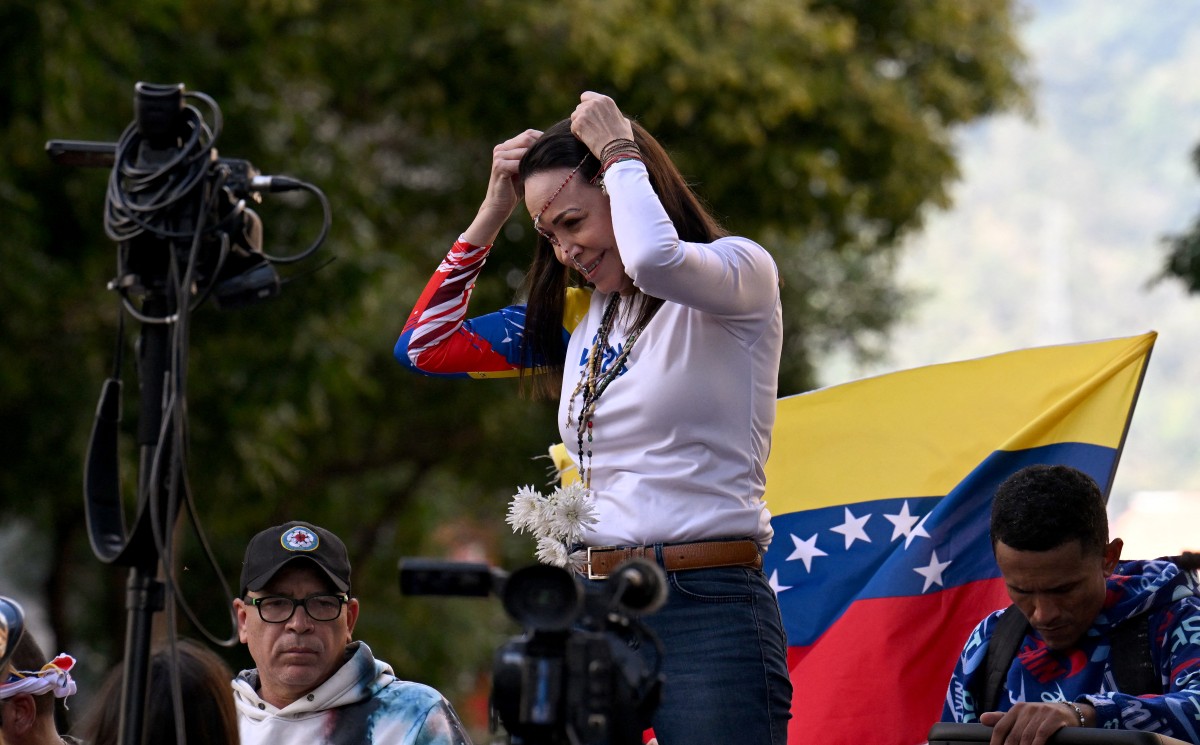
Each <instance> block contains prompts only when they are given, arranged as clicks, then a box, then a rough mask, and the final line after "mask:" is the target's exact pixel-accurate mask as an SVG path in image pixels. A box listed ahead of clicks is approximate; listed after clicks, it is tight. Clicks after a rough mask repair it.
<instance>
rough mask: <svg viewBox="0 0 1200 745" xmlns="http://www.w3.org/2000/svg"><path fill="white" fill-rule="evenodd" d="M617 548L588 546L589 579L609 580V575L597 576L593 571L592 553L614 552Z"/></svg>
mask: <svg viewBox="0 0 1200 745" xmlns="http://www.w3.org/2000/svg"><path fill="white" fill-rule="evenodd" d="M615 548H616V546H588V547H587V564H586V565H585V566H587V578H588V579H608V575H607V574H597V573H596V572H593V571H592V552H593V551H612V550H614V549H615Z"/></svg>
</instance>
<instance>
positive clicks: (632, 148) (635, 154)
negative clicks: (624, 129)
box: [592, 138, 642, 191]
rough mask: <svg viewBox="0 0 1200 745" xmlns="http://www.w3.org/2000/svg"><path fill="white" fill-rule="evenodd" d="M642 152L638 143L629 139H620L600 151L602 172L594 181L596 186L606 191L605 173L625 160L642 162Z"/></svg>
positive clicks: (598, 173) (597, 174) (599, 172)
mask: <svg viewBox="0 0 1200 745" xmlns="http://www.w3.org/2000/svg"><path fill="white" fill-rule="evenodd" d="M641 159H642V151H641V150H639V149H638V146H637V143H636V142H634V141H633V140H630V139H627V138H618V139H615V140H613V141H612V142H610V143H608V144H607V145H605V146H604V149H603V150H601V151H600V170H599V171H598V172H597V173H596V178H595V179H593V180H592V183H594V184H595V185H596V186H599V187H600V189H601V191H603V190H604V172H605V171H607V170H608V169H609V168H611V167H612V166H614V165H616V164H617V163H620V162H621V161H625V160H639V161H640V160H641Z"/></svg>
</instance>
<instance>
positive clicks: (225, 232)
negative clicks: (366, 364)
mask: <svg viewBox="0 0 1200 745" xmlns="http://www.w3.org/2000/svg"><path fill="white" fill-rule="evenodd" d="M134 90H135V95H134V110H135V118H134V121H133V122H132V123H130V125H129V126H128V127H127V128H126V130H125V132H124V134H122V135H121V138H120V140H118V141H117V142H91V141H83V140H50V141H49V142H47V143H46V152H47V153H48V154H49V155H50V158H51V159H52V160H53V161H54V162H55V163H58V164H60V165H68V166H84V167H107V168H111V175H110V178H109V184H108V192H107V195H106V200H105V212H104V229H105V233H106V234H107V235H108V237H109V238H111V239H112V240H114V241H116V242H117V244H118V245H119V247H120V251H119V253H118V268H117V276H116V278H114V279H113V280H112V282H111V283H110V284H109V289H111V290H114V291H116V292H118V293H119V294H120V295H121V297H122V298H123V300H124V301H125V306H126V309H127V310H128V311H129V312H130V314H131V315H133V316H134V317H136V318H138V319H139V320H141V321H143V322H150V323H164V322H169V321H170V319H172V318H174V314H175V312H176V308H175V307H173V306H174V305H175V304H176V303H187V304H188V305H189V306H191V307H197V306H199V305H200V304H201V303H203V302H204V300H206V299H207V298H208V297H209V296H212V298H213V299H214V302H215V303H216V304H217V306H218V307H220V308H233V307H239V306H243V305H248V304H250V303H252V302H256V301H258V300H263V299H266V298H269V297H273V296H275V295H278V294H279V292H280V288H281V281H280V278H279V275H278V273H277V272H276V270H275V268H274V267H275V265H277V264H289V263H292V262H296V261H300V260H301V259H304V258H306V257H308V256H309V255H311V254H312V253H313V252H314V251H315V250H316V249H317V247H318V246H320V244H321V243H322V242H324V240H325V237H326V235H328V232H329V226H330V223H331V211H330V206H329V200H328V199H327V198H326V196H325V194H324V193H323V192H322V191H321V190H320V189H318V188H317V187H316V186H314V185H312V184H309V183H306V182H304V181H301V180H299V179H295V178H289V177H284V176H264V175H262V174H260V173H259V172H258V171H257V169H255V168H254V166H253V165H251V163H250V162H249V161H247V160H242V159H238V158H224V157H219V156H218V153H217V149H216V147H215V144H216V140H217V138H218V137H219V135H220V133H221V126H222V124H221V111H220V108H219V107H218V106H217V104H216V101H214V100H213V99H212V98H210V97H209V96H207V95H205V94H203V93H200V92H198V91H187V90H185V89H184V86H183V84H181V83H180V84H166V85H162V84H156V83H146V82H139V83H137V85H136V86H135V89H134ZM193 102H198V103H200V104H202V105H203V106H204V107H206V108H207V109H208V116H207V117H206V116H205V112H203V111H202V110H201V108H199V107H198V106H197V105H195V103H193ZM209 119H211V120H212V122H211V123H210V122H209ZM296 189H303V190H305V191H308V192H309V193H311V194H313V195H314V196H315V197H316V198H317V199H318V200H319V201H320V202H321V205H322V208H323V210H324V225H323V227H322V230H321V232H320V235H319V236H318V237H317V238H316V240H315V241H314V242H313V243H312V244H311V245H310V246H309V247H308V248H307V249H306V250H304V251H301V252H300V253H298V254H295V255H290V256H272V255H270V254H267V253H265V252H264V251H263V250H262V234H263V226H262V220H261V219H260V218H259V216H258V214H257V213H255V211H254V210H253V209H251V208H250V207H249V206H248V201H249V202H254V203H258V202H261V201H262V197H261V194H262V193H264V192H282V191H292V190H296ZM168 247H169V248H170V250H168ZM179 287H183V288H184V293H183V294H184V295H185V297H178V294H179V293H177V292H175V291H176V290H177V288H179ZM156 296H164V297H165V303H158V302H155V301H154V300H153V299H152V300H151V301H150V302H149V305H148V306H146V307H144V308H141V309H139V308H137V307H136V306H135V305H134V303H133V302H131V300H132V299H144V298H147V297H149V298H156Z"/></svg>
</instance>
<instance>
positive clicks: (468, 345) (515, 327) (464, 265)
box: [393, 237, 525, 378]
mask: <svg viewBox="0 0 1200 745" xmlns="http://www.w3.org/2000/svg"><path fill="white" fill-rule="evenodd" d="M490 250H491V246H474V245H471V244H470V243H467V242H466V241H464V240H463V239H462V238H461V237H460V238H459V239H458V240H457V241H455V243H454V245H453V246H452V247H451V248H450V252H449V253H448V254H446V258H444V259H442V262H441V263H440V264H439V265H438V268H437V271H436V272H434V274H433V277H432V278H430V280H429V282H428V284H426V285H425V289H424V291H422V292H421V296H420V298H419V299H418V300H417V304H416V305H415V306H414V307H413V309H412V312H411V313H409V315H408V320H407V321H405V323H404V330H403V332H402V333H401V334H400V338H399V339H397V340H396V347H395V349H394V350H393V351H394V354H395V355H396V359H397V360H398V361H399V362H400V364H402V365H404V366H405V367H407V368H409V369H410V370H413V371H415V372H419V373H423V374H425V375H440V376H447V377H456V378H463V377H473V378H490V377H504V376H513V375H516V374H517V373H518V372H519V370H520V366H521V365H520V363H521V339H522V337H523V335H524V332H525V306H524V305H512V306H509V307H507V308H503V309H501V310H499V311H496V312H495V313H489V314H487V315H484V316H479V317H478V318H472V319H467V318H466V315H467V304H468V303H469V301H470V299H471V292H472V291H473V290H474V289H475V280H476V279H477V278H478V277H479V273H480V271H482V270H483V265H484V263H485V262H486V261H487V256H488V252H489V251H490Z"/></svg>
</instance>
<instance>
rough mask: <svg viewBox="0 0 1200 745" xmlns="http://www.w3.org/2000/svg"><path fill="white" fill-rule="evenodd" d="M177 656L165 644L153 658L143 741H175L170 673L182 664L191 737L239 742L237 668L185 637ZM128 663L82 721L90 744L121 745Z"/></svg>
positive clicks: (197, 744) (214, 743) (219, 744)
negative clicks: (235, 691)
mask: <svg viewBox="0 0 1200 745" xmlns="http://www.w3.org/2000/svg"><path fill="white" fill-rule="evenodd" d="M175 651H176V652H177V653H178V654H177V655H175V656H172V654H171V650H170V648H169V647H165V646H164V647H162V648H160V649H159V650H158V651H157V652H155V653H154V655H153V656H152V657H151V658H150V667H149V671H148V675H147V681H146V684H147V686H148V689H149V690H150V691H153V692H154V695H151V696H148V697H147V699H146V709H145V721H144V722H143V725H142V729H143V732H142V735H143V737H142V742H146V743H161V742H175V707H174V704H173V703H172V700H171V675H172V672H173V669H174V667H175V665H174V664H173V662H172V660H173V659H176V660H178V663H179V684H180V691H181V693H182V695H183V715H184V720H185V723H186V725H187V741H188V743H191V744H192V745H238V743H239V742H240V739H239V737H238V726H237V707H236V706H235V704H234V702H233V690H232V689H231V688H230V681H231V680H232V679H233V672H232V671H231V670H230V668H229V666H228V665H227V664H225V661H224V660H222V659H221V658H220V656H218V655H217V653H216V652H213V651H212V650H211V649H209V648H208V647H205V646H203V645H201V644H199V643H197V642H195V641H192V640H191V639H180V640H179V641H178V642H177V643H176V645H175ZM123 677H124V666H123V665H118V666H117V667H115V668H113V669H112V671H111V672H110V673H109V674H108V677H107V678H105V680H104V684H103V686H102V687H101V689H100V692H99V693H98V695H97V696H96V699H95V701H93V702H92V704H91V709H90V710H89V715H88V717H87V718H86V719H85V720H84V721H83V723H82V725H81V726H82V739H83V740H84V742H86V743H88V745H118V743H119V741H120V736H119V729H120V718H121V683H122V679H123Z"/></svg>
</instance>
